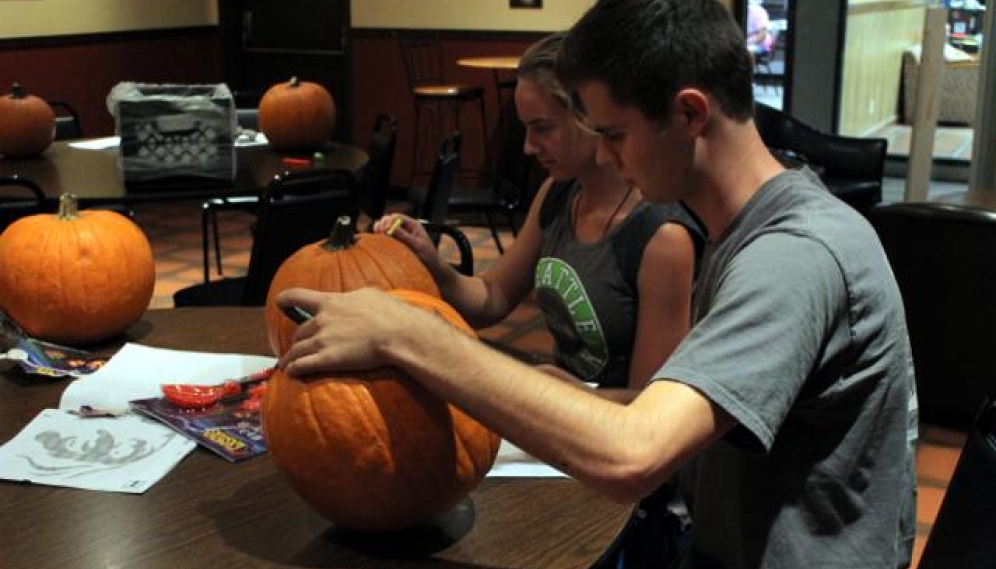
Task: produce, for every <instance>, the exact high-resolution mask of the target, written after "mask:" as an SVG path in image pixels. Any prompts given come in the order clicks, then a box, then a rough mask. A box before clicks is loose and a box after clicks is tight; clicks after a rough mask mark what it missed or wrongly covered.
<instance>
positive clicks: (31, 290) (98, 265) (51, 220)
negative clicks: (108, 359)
mask: <svg viewBox="0 0 996 569" xmlns="http://www.w3.org/2000/svg"><path fill="white" fill-rule="evenodd" d="M76 208H77V206H76V198H75V197H74V196H72V195H71V194H64V195H63V196H62V197H61V198H60V200H59V213H57V214H37V215H31V216H27V217H23V218H21V219H19V220H17V221H16V222H14V223H13V224H11V225H10V226H9V227H7V229H6V230H5V231H4V232H3V234H0V310H3V312H5V313H6V314H7V316H9V317H10V318H11V319H12V320H13V321H14V322H16V323H17V324H18V326H20V327H21V328H22V329H23V330H24V331H25V333H27V334H28V335H29V336H31V337H34V338H38V339H41V340H47V341H49V342H56V343H59V344H68V345H85V344H92V343H95V342H99V341H101V340H105V339H107V338H110V337H111V336H114V335H116V334H119V333H121V332H124V331H125V330H127V329H128V328H129V327H130V326H131V325H132V324H134V323H135V322H137V321H138V319H139V318H141V316H142V314H143V313H144V312H145V310H146V309H147V308H148V306H149V301H150V300H151V299H152V290H153V287H154V285H155V275H156V270H155V262H154V259H153V256H152V247H151V246H150V245H149V241H148V239H147V238H146V237H145V234H144V233H142V230H141V229H139V228H138V226H137V225H135V224H134V223H133V222H132V221H131V220H129V219H128V218H126V217H125V216H123V215H121V214H118V213H115V212H112V211H104V210H88V211H82V212H77V209H76Z"/></svg>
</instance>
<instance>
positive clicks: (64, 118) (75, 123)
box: [48, 101, 83, 140]
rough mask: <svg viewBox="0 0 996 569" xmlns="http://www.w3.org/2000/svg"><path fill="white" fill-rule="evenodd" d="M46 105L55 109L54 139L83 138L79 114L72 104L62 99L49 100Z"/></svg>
mask: <svg viewBox="0 0 996 569" xmlns="http://www.w3.org/2000/svg"><path fill="white" fill-rule="evenodd" d="M48 106H50V107H52V110H53V111H55V139H56V140H72V139H74V138H83V126H82V123H80V115H79V113H77V112H76V109H74V108H73V106H72V105H70V104H69V103H66V102H63V101H49V103H48Z"/></svg>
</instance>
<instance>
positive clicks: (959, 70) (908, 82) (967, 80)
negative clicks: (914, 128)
mask: <svg viewBox="0 0 996 569" xmlns="http://www.w3.org/2000/svg"><path fill="white" fill-rule="evenodd" d="M919 69H920V46H914V47H911V48H909V49H907V50H906V51H904V52H903V76H902V108H903V122H904V123H906V124H912V123H913V115H914V113H915V111H916V78H917V73H918V72H919ZM938 89H939V94H940V97H941V99H940V108H939V109H938V113H937V122H940V123H945V124H958V125H968V126H972V125H973V122H974V120H975V106H976V97H977V95H978V91H979V62H978V60H977V59H976V58H973V57H972V56H971V55H969V54H967V53H965V52H963V51H961V50H959V49H957V48H954V47H952V46H950V45H946V46H945V48H944V68H943V69H942V70H941V80H940V85H939V87H938Z"/></svg>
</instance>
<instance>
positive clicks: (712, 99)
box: [278, 0, 916, 569]
mask: <svg viewBox="0 0 996 569" xmlns="http://www.w3.org/2000/svg"><path fill="white" fill-rule="evenodd" d="M558 72H559V74H560V75H561V76H562V78H563V80H564V82H565V84H567V85H568V86H570V87H571V88H572V89H573V90H574V91H575V92H576V95H577V102H578V104H579V108H578V111H579V113H581V114H583V115H584V119H585V121H586V122H587V125H588V126H589V127H591V128H592V129H594V130H595V131H596V132H597V133H598V134H599V135H600V139H599V151H598V157H599V161H600V162H601V163H603V164H613V165H614V166H615V167H616V168H618V170H619V173H620V174H621V175H622V177H623V178H625V179H626V180H627V181H629V182H630V183H631V184H632V185H633V186H635V187H638V188H640V190H641V191H642V192H643V195H644V197H645V198H646V199H648V200H651V201H655V202H661V203H664V202H673V201H679V200H680V201H683V202H684V203H685V205H687V206H688V207H689V208H690V209H691V210H692V211H693V212H694V213H695V214H696V216H697V217H698V218H699V220H700V221H701V222H702V224H703V226H704V227H705V228H706V229H707V231H708V235H709V237H710V243H709V244H708V246H707V250H706V258H705V260H704V263H703V265H702V271H703V273H702V275H701V281H700V282H699V284H698V285H697V288H696V299H695V308H696V311H697V312H696V314H695V324H694V326H693V328H692V329H691V331H690V332H689V335H688V336H687V337H686V338H685V340H684V341H683V342H682V343H681V344H680V345H679V346H678V348H677V350H676V351H675V352H674V354H673V355H672V357H671V358H670V359H669V360H668V362H667V363H666V364H665V365H664V367H663V368H662V369H661V370H660V371H659V372H658V373H656V374H654V377H653V379H654V381H652V382H651V383H650V384H649V385H648V386H647V387H646V388H645V389H644V390H643V391H642V392H640V394H639V395H638V396H637V397H636V398H635V399H634V400H633V401H631V402H629V403H620V402H618V401H613V400H610V399H606V398H603V397H601V396H600V395H599V394H598V393H597V392H595V391H592V390H589V389H586V388H585V387H584V386H583V385H580V384H578V383H576V382H569V381H562V380H560V379H557V378H553V377H550V376H547V375H544V374H543V373H541V372H540V371H538V370H536V369H534V368H530V367H528V366H526V365H524V364H522V363H520V362H516V361H514V360H512V359H510V358H508V357H507V356H504V355H502V354H500V353H498V352H496V351H494V350H490V349H488V348H487V347H485V346H483V345H481V344H480V343H478V342H476V341H474V340H472V339H470V338H468V337H466V336H463V335H462V334H460V333H459V332H456V331H454V330H452V329H451V328H450V327H449V326H448V325H447V324H446V323H445V322H443V321H442V320H441V319H439V318H436V317H433V316H431V315H427V314H425V313H423V312H419V311H418V310H417V309H414V308H411V307H407V306H405V305H403V304H402V303H401V302H399V301H396V300H392V299H391V298H390V297H389V296H387V295H385V294H384V293H382V292H380V291H376V290H372V289H364V290H361V291H357V292H353V293H345V294H332V293H324V294H323V293H318V292H315V291H306V290H301V289H296V290H290V291H285V292H284V293H282V294H281V295H280V296H279V298H278V303H280V304H281V305H282V306H285V307H287V306H291V305H297V306H300V307H302V308H304V309H306V310H308V311H310V312H312V313H314V314H315V315H316V316H315V318H313V319H312V320H311V321H309V322H308V323H306V324H303V325H302V326H301V327H300V328H299V330H298V332H297V335H296V337H295V344H294V345H293V346H292V347H291V349H290V351H289V352H288V353H287V354H286V355H285V356H284V357H283V358H282V359H281V365H282V366H283V367H284V368H285V369H286V371H287V372H288V373H289V374H291V375H295V376H296V375H306V374H309V373H316V372H323V371H328V370H357V369H367V368H374V367H381V366H384V365H394V366H398V367H400V368H403V369H404V370H405V371H407V372H408V373H409V374H410V375H411V377H412V378H413V379H414V380H416V381H419V382H420V383H422V384H423V385H424V386H426V387H427V388H428V389H430V390H431V391H432V392H434V393H435V394H437V395H439V396H440V397H442V398H444V399H446V400H448V401H451V402H453V403H454V404H456V405H458V406H460V407H461V408H463V409H464V410H466V411H467V412H468V413H469V414H470V415H471V416H473V417H475V418H477V419H479V420H481V421H483V422H484V423H486V424H487V425H488V426H489V427H491V428H493V429H494V430H495V431H497V432H498V434H500V435H501V436H503V437H505V438H507V439H509V440H511V441H512V442H513V443H515V444H516V445H518V446H519V447H521V448H523V449H524V450H526V451H527V452H529V453H530V454H532V455H534V456H536V457H538V458H540V459H542V460H545V461H546V462H548V463H550V464H553V465H555V466H557V467H558V468H560V469H561V470H563V471H565V472H567V473H569V474H571V475H572V476H574V477H575V478H577V479H578V480H581V481H582V482H584V483H586V484H589V485H591V486H592V487H594V488H596V489H598V490H600V491H602V492H603V493H605V494H606V495H609V496H612V497H614V498H617V499H619V500H627V501H630V500H636V499H640V498H642V497H644V496H647V495H649V494H651V493H652V492H653V491H654V490H655V489H656V488H658V487H659V486H660V485H661V484H662V483H663V482H664V481H665V480H667V479H668V478H669V477H670V476H671V475H672V474H674V473H675V472H676V471H678V470H679V469H682V468H684V470H683V471H682V483H683V485H685V487H686V490H688V491H689V492H688V493H687V497H688V505H689V507H690V511H691V514H692V518H693V524H694V525H693V531H692V543H691V546H690V548H689V550H688V553H687V555H686V556H685V557H684V558H683V559H682V567H683V568H704V567H709V568H712V567H723V568H755V567H765V568H776V567H777V568H781V567H792V568H795V567H820V568H822V569H826V568H839V569H854V568H855V567H861V568H869V567H874V568H882V569H893V568H896V567H904V566H907V565H908V564H909V562H910V556H911V545H912V538H913V525H914V523H915V521H914V517H913V505H914V502H915V499H914V494H915V484H914V479H913V477H914V471H913V459H912V457H913V448H912V445H913V441H914V440H915V428H916V399H915V390H914V384H913V374H912V365H911V357H910V350H909V343H908V341H907V334H906V327H905V323H904V317H903V312H902V302H901V299H900V298H899V293H898V291H897V287H896V284H895V281H894V279H893V278H892V275H891V274H890V271H889V268H888V264H887V262H886V260H885V257H884V255H883V253H882V249H881V246H880V245H879V243H878V241H877V239H876V237H875V234H874V232H873V231H872V230H871V229H870V227H869V226H868V224H867V223H866V222H865V221H864V220H863V219H862V218H861V217H860V216H859V215H857V214H856V213H855V212H854V211H852V210H850V209H848V208H847V207H846V206H845V205H843V204H842V203H840V202H839V201H837V200H836V199H835V198H833V197H832V196H830V195H829V194H828V193H827V192H826V191H825V189H824V188H822V187H821V186H820V185H819V184H818V183H817V182H816V181H815V180H814V179H813V178H812V176H811V175H810V174H809V173H808V172H801V173H800V172H786V171H785V169H784V168H783V167H782V166H781V165H780V164H779V163H778V162H777V161H776V160H775V159H774V157H773V156H772V155H771V153H770V152H769V151H768V149H767V148H765V146H764V144H763V142H762V141H761V138H760V136H759V135H758V133H757V129H756V128H755V127H754V124H753V121H752V114H753V100H752V94H751V61H750V55H749V54H748V53H747V50H746V47H745V42H744V37H743V34H742V32H741V31H740V30H739V28H738V27H737V25H736V23H735V22H733V20H732V18H731V17H730V15H729V13H728V12H727V10H726V8H725V7H724V6H723V5H722V4H720V3H718V2H717V1H716V0H696V1H689V0H599V1H598V2H596V3H595V4H594V5H593V6H592V8H591V9H590V10H589V11H588V12H587V13H586V14H585V15H584V16H583V17H582V19H581V20H580V21H579V22H578V23H577V24H576V25H575V26H574V27H573V28H572V29H571V30H570V32H569V33H568V35H567V38H566V40H565V41H564V45H563V52H562V54H561V60H560V63H559V64H558Z"/></svg>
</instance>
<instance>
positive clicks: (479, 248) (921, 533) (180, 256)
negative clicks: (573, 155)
mask: <svg viewBox="0 0 996 569" xmlns="http://www.w3.org/2000/svg"><path fill="white" fill-rule="evenodd" d="M135 219H136V221H137V222H138V223H139V225H140V226H142V228H143V229H144V230H145V231H146V233H147V234H148V235H149V238H150V240H151V241H152V244H153V250H154V251H155V255H156V267H157V276H156V289H155V295H154V297H153V300H152V305H151V306H152V308H170V307H172V305H173V301H172V296H171V295H172V294H173V292H174V291H176V290H177V289H179V288H181V287H183V286H187V285H189V284H193V283H197V282H200V281H201V280H202V278H203V269H202V264H201V263H202V255H201V233H200V202H177V203H170V204H144V205H139V206H137V207H136V208H135ZM220 220H221V231H222V257H223V261H224V272H225V274H226V275H229V276H234V275H238V274H240V273H242V272H244V271H245V268H246V266H247V264H248V260H249V252H248V251H249V245H250V237H249V227H250V225H251V223H252V218H251V217H250V216H249V215H248V214H244V213H239V212H227V213H225V214H223V215H221V216H220ZM464 229H465V231H466V232H467V234H468V238H469V239H470V240H471V242H472V243H473V245H474V254H475V268H476V270H478V271H483V270H485V269H487V267H488V266H490V264H491V263H492V262H494V260H495V259H496V258H497V250H496V249H495V247H494V243H493V242H492V240H491V237H490V234H489V233H488V232H487V231H486V230H485V229H481V228H473V227H464ZM503 240H504V242H505V243H506V244H508V243H510V242H511V240H512V236H511V234H509V233H506V234H504V236H503ZM445 246H446V245H445V242H444V247H445ZM212 271H213V270H212ZM212 278H217V274H216V273H214V272H212ZM481 335H482V336H483V337H484V338H487V339H489V340H492V341H494V342H497V343H499V344H502V345H507V346H511V347H513V348H515V349H517V350H520V351H525V352H527V353H530V354H536V355H538V356H539V357H540V359H545V358H547V357H548V356H549V354H550V351H551V346H552V341H551V339H550V336H549V334H548V333H547V332H546V329H545V327H544V326H543V322H542V319H541V318H540V317H539V315H538V313H537V311H536V308H535V306H533V305H532V304H531V303H528V302H527V303H525V304H523V306H520V307H519V308H518V309H517V310H515V311H514V312H513V313H512V314H511V315H509V317H508V318H507V319H506V320H505V321H503V322H502V323H500V324H498V325H496V326H494V327H491V328H488V329H486V330H483V331H481ZM964 440H965V434H964V433H961V432H956V431H951V430H947V429H942V428H937V427H933V426H929V425H924V426H922V428H921V433H920V444H919V446H918V449H917V472H918V478H919V495H918V508H917V541H916V550H915V560H918V559H919V556H920V553H921V551H922V549H923V543H924V540H925V538H926V536H927V534H928V533H929V531H930V527H931V524H932V523H933V521H934V518H935V517H936V515H937V511H938V508H939V507H940V503H941V499H942V498H943V497H944V491H945V489H946V488H947V483H948V481H949V480H950V478H951V474H952V472H953V471H954V468H955V465H956V463H957V460H958V456H959V454H960V451H961V447H962V445H963V443H964ZM914 567H915V564H914Z"/></svg>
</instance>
